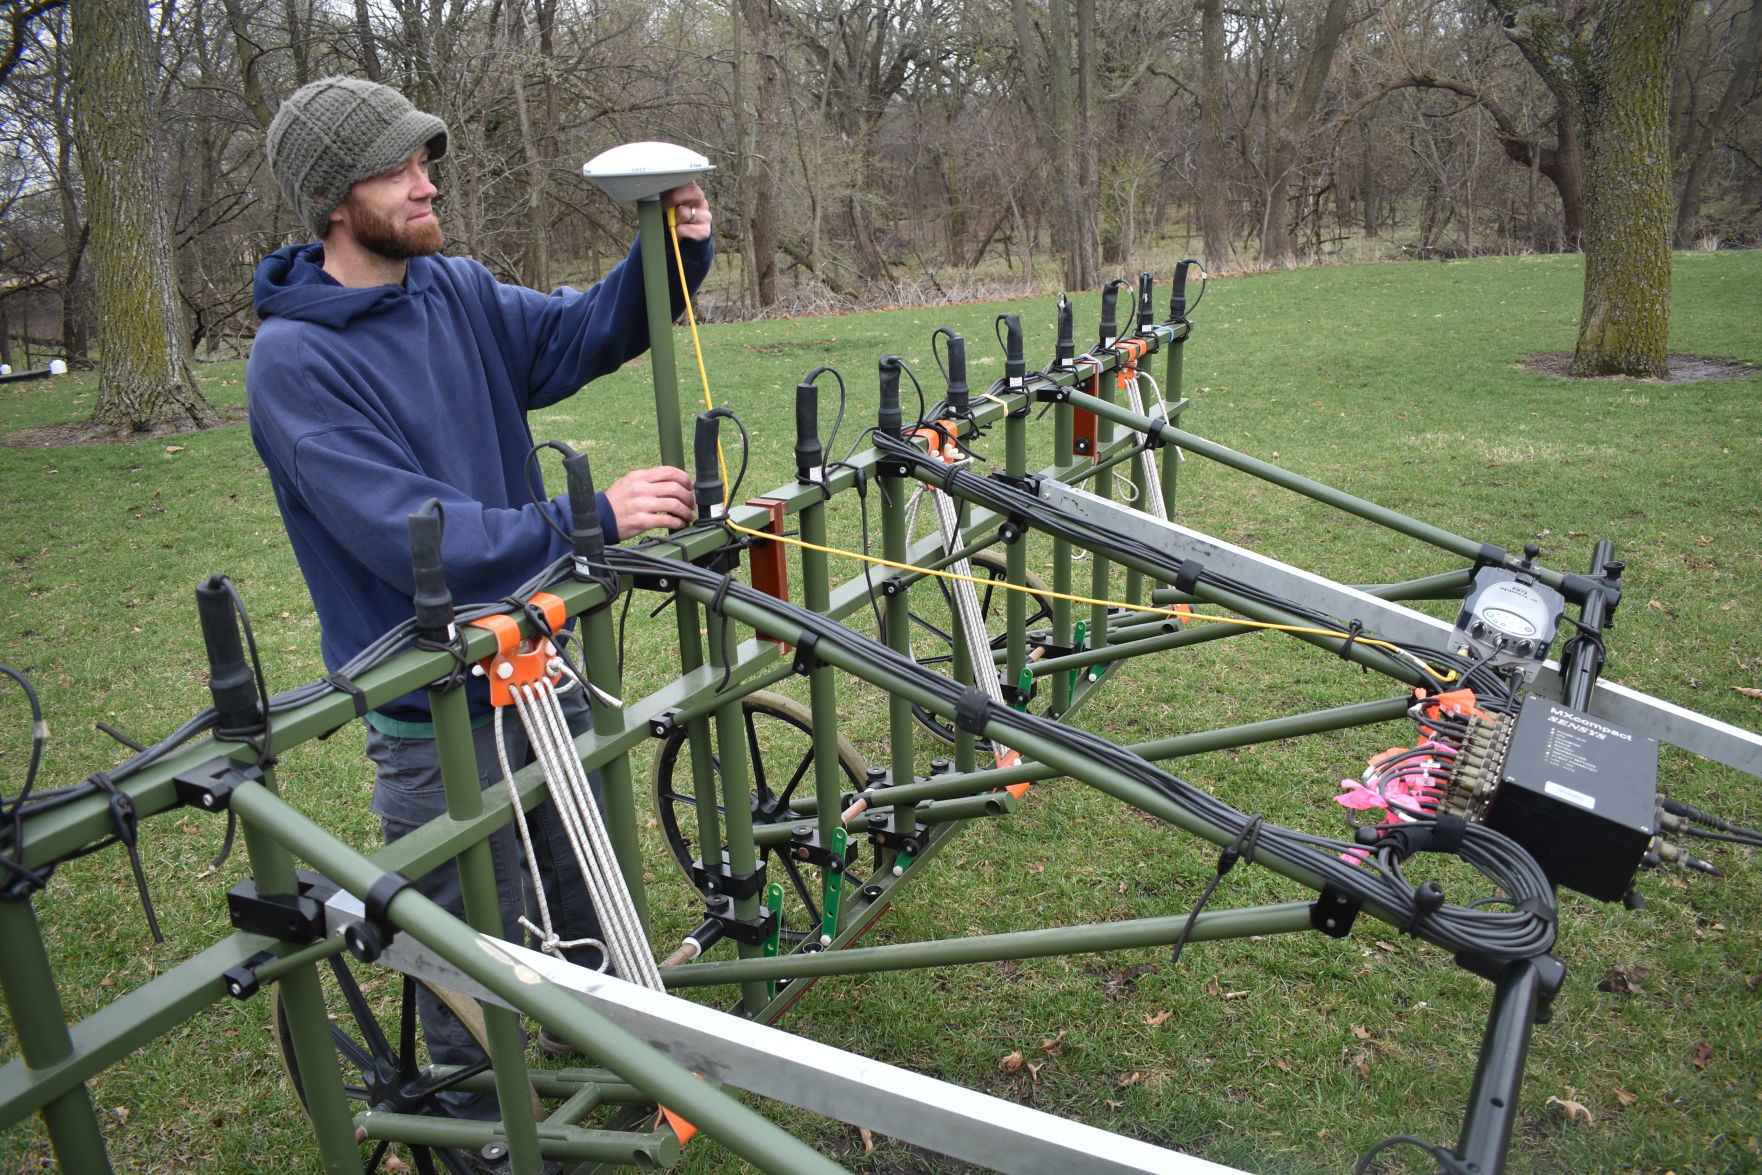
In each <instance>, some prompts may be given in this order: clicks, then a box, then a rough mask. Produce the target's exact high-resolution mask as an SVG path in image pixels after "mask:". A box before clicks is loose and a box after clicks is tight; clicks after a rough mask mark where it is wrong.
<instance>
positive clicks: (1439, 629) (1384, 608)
mask: <svg viewBox="0 0 1762 1175" xmlns="http://www.w3.org/2000/svg"><path fill="white" fill-rule="evenodd" d="M1040 498H1041V500H1042V501H1044V502H1046V503H1047V504H1048V505H1050V506H1053V507H1055V508H1057V509H1059V510H1062V511H1064V512H1066V513H1069V514H1071V515H1073V516H1075V517H1078V518H1081V519H1083V520H1084V521H1085V522H1088V523H1090V524H1091V525H1094V526H1097V527H1102V528H1105V529H1107V530H1108V531H1111V532H1112V533H1115V534H1121V535H1125V536H1127V537H1129V538H1133V539H1137V540H1138V541H1140V542H1143V543H1146V544H1148V545H1151V546H1154V547H1157V548H1159V549H1160V550H1163V551H1165V552H1167V553H1168V554H1169V555H1170V556H1171V557H1173V558H1176V559H1194V560H1197V561H1199V562H1201V563H1204V564H1205V565H1206V566H1207V567H1209V568H1211V569H1213V570H1216V571H1219V572H1222V573H1223V574H1225V575H1228V576H1230V577H1231V578H1233V579H1240V580H1245V581H1248V582H1251V583H1253V584H1255V585H1256V586H1257V587H1260V588H1263V589H1264V590H1267V591H1269V592H1272V593H1274V594H1277V595H1280V596H1284V597H1286V598H1288V599H1291V600H1294V601H1296V602H1297V603H1300V604H1303V605H1306V606H1308V607H1311V608H1314V609H1316V610H1318V611H1322V612H1326V613H1328V614H1329V615H1331V616H1335V617H1338V618H1340V619H1342V620H1348V619H1350V620H1358V621H1361V622H1362V623H1363V624H1364V626H1365V628H1366V629H1367V630H1372V631H1375V632H1377V633H1379V634H1381V635H1382V636H1385V637H1388V638H1389V639H1391V640H1395V641H1401V642H1406V643H1411V644H1416V645H1426V646H1430V647H1432V648H1440V649H1441V648H1448V647H1449V643H1450V633H1451V631H1452V628H1451V625H1449V624H1447V623H1445V622H1444V621H1442V620H1439V619H1437V618H1436V617H1432V616H1427V615H1425V614H1424V613H1422V612H1416V611H1414V610H1413V609H1411V608H1406V607H1403V606H1402V605H1400V604H1397V603H1394V602H1392V601H1389V600H1386V599H1382V598H1381V597H1379V596H1377V595H1373V594H1372V593H1370V592H1366V591H1362V590H1360V589H1358V588H1352V587H1347V586H1345V585H1344V584H1338V583H1334V582H1333V581H1332V580H1328V579H1324V578H1323V577H1321V576H1319V575H1316V574H1314V573H1313V572H1309V571H1305V570H1303V569H1302V568H1300V567H1293V566H1292V565H1290V564H1289V563H1281V562H1280V561H1278V560H1277V559H1272V558H1268V557H1267V556H1265V555H1260V554H1256V553H1255V552H1253V551H1250V550H1248V549H1246V548H1244V547H1238V546H1236V545H1234V544H1233V543H1227V542H1225V541H1224V540H1222V539H1219V538H1213V537H1212V536H1210V535H1207V534H1203V533H1201V532H1199V531H1196V530H1193V529H1191V528H1189V527H1185V526H1181V525H1180V524H1178V523H1174V522H1164V521H1162V520H1161V519H1159V518H1155V517H1152V516H1151V515H1149V514H1146V513H1144V512H1143V511H1142V510H1136V509H1134V508H1132V507H1131V506H1126V505H1122V504H1120V503H1118V502H1114V501H1110V500H1109V499H1106V498H1102V497H1099V496H1097V495H1095V494H1092V493H1090V492H1089V491H1087V490H1084V489H1080V488H1078V487H1076V486H1069V485H1065V484H1063V483H1061V482H1053V481H1047V482H1042V483H1041V484H1040ZM1373 521H1374V519H1373ZM1465 541H1466V540H1465ZM1532 689H1533V690H1534V691H1535V692H1536V693H1539V694H1542V695H1544V696H1547V697H1549V698H1552V699H1554V700H1556V701H1558V700H1560V697H1561V689H1562V684H1561V679H1560V665H1559V662H1557V661H1549V662H1547V663H1546V664H1545V665H1544V667H1543V669H1542V671H1541V673H1539V674H1538V675H1537V677H1536V680H1535V683H1534V685H1533V686H1532ZM1589 710H1590V713H1592V714H1594V715H1596V716H1597V717H1599V718H1606V719H1608V720H1609V721H1611V722H1616V723H1619V724H1620V725H1622V726H1624V727H1626V728H1628V729H1629V730H1632V731H1635V732H1636V733H1639V734H1645V735H1650V736H1651V737H1653V738H1655V739H1658V740H1659V741H1660V742H1667V743H1669V744H1671V745H1672V746H1676V747H1681V748H1682V749H1683V750H1685V751H1693V752H1694V753H1695V754H1697V755H1701V756H1704V757H1705V758H1708V759H1712V760H1714V761H1715V762H1718V763H1723V764H1725V765H1726V766H1728V767H1735V768H1736V769H1737V770H1739V771H1742V772H1744V773H1746V774H1748V775H1753V776H1757V777H1758V778H1762V735H1758V734H1756V733H1755V732H1753V731H1748V730H1744V729H1742V728H1741V727H1737V726H1732V725H1730V724H1729V723H1725V722H1721V721H1719V720H1718V719H1716V718H1709V717H1707V716H1706V715H1704V714H1697V713H1696V712H1694V711H1693V710H1689V709H1687V708H1686V707H1683V706H1678V705H1675V704H1673V703H1671V702H1666V701H1662V700H1660V699H1658V698H1655V697H1652V696H1651V695H1650V694H1646V693H1642V692H1640V691H1639V690H1636V689H1630V688H1628V687H1626V686H1622V685H1617V684H1615V683H1614V682H1610V681H1602V680H1600V681H1598V683H1597V689H1596V691H1595V692H1594V693H1593V694H1592V695H1591V703H1590V707H1589Z"/></svg>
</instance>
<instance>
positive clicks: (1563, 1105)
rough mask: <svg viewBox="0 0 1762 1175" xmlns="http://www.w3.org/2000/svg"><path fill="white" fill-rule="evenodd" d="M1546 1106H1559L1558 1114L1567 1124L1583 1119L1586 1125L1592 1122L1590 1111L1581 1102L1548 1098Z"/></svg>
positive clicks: (1561, 1098)
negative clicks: (1560, 1114)
mask: <svg viewBox="0 0 1762 1175" xmlns="http://www.w3.org/2000/svg"><path fill="white" fill-rule="evenodd" d="M1568 1092H1570V1091H1568ZM1546 1104H1547V1105H1550V1106H1559V1107H1560V1112H1561V1113H1562V1114H1564V1115H1565V1116H1566V1120H1567V1121H1568V1122H1576V1121H1578V1120H1579V1119H1580V1118H1583V1119H1584V1120H1585V1122H1586V1123H1587V1124H1588V1123H1590V1122H1591V1121H1593V1119H1592V1117H1591V1111H1590V1110H1588V1109H1587V1108H1585V1104H1584V1103H1583V1102H1575V1101H1573V1100H1572V1099H1570V1098H1563V1097H1553V1096H1550V1097H1549V1098H1548V1100H1547V1102H1546Z"/></svg>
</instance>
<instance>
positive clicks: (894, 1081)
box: [326, 893, 1243, 1175]
mask: <svg viewBox="0 0 1762 1175" xmlns="http://www.w3.org/2000/svg"><path fill="white" fill-rule="evenodd" d="M326 914H327V918H328V919H329V921H330V924H331V928H332V932H333V933H340V932H341V929H342V927H343V926H345V925H347V924H349V923H351V922H353V921H355V920H356V919H358V918H359V917H360V916H361V904H360V902H359V901H358V900H356V899H355V898H353V897H351V896H350V895H348V894H347V893H338V894H337V895H335V896H334V897H332V898H331V899H330V902H329V903H328V905H327V909H326ZM478 946H479V948H480V949H481V950H482V951H483V952H484V954H485V955H486V956H489V955H494V956H497V957H498V959H499V961H500V962H501V964H502V965H503V966H506V967H508V968H510V969H511V970H512V971H513V972H514V973H515V974H516V975H519V976H520V977H521V981H522V982H523V983H525V984H526V985H528V986H530V987H533V988H536V987H538V986H540V985H545V984H548V985H555V987H557V988H560V989H562V990H563V991H565V992H567V993H568V994H569V995H571V996H573V997H574V998H575V999H576V1000H577V1001H579V1003H580V1004H581V1005H582V1007H584V1008H587V1009H591V1010H592V1011H593V1012H595V1013H598V1016H599V1017H603V1018H604V1021H605V1022H609V1023H612V1024H617V1025H619V1026H620V1027H621V1028H622V1029H623V1030H624V1031H626V1032H628V1033H630V1034H632V1035H633V1036H636V1037H640V1038H642V1039H643V1040H644V1041H646V1042H647V1043H648V1044H650V1045H652V1046H653V1047H654V1048H655V1049H657V1050H659V1051H660V1052H661V1053H663V1054H665V1055H666V1056H668V1057H671V1058H672V1059H673V1060H674V1061H676V1062H678V1063H679V1064H680V1065H682V1066H684V1067H685V1068H687V1069H690V1070H691V1071H692V1072H694V1073H700V1074H702V1075H703V1076H704V1077H707V1078H710V1079H711V1080H713V1081H719V1082H722V1083H724V1084H727V1085H732V1086H735V1087H736V1088H739V1089H745V1090H750V1091H751V1092H753V1093H756V1094H759V1095H761V1096H763V1097H769V1098H774V1099H776V1100H777V1101H781V1102H786V1103H788V1104H790V1105H793V1106H799V1107H801V1108H802V1109H806V1110H811V1111H813V1112H814V1113H817V1114H823V1115H825V1116H827V1117H830V1118H836V1119H838V1120H839V1121H843V1122H849V1123H851V1124H853V1125H857V1126H862V1127H866V1128H868V1129H870V1130H874V1131H877V1132H878V1133H881V1134H885V1135H887V1136H888V1137H890V1138H898V1139H903V1140H905V1141H907V1142H911V1143H914V1144H916V1145H919V1146H924V1147H928V1148H929V1149H931V1150H934V1151H937V1152H939V1153H941V1154H945V1155H950V1156H952V1157H954V1158H957V1159H962V1160H964V1161H966V1162H970V1163H975V1164H977V1165H979V1166H980V1167H983V1168H984V1169H986V1170H990V1171H1000V1172H1003V1173H1004V1175H1243V1172H1241V1171H1240V1170H1239V1169H1238V1168H1234V1167H1224V1166H1220V1165H1219V1164H1217V1163H1212V1162H1208V1161H1206V1160H1205V1159H1199V1158H1195V1157H1193V1156H1191V1155H1184V1154H1181V1153H1180V1152H1178V1151H1171V1150H1166V1149H1164V1148H1162V1147H1158V1146H1152V1145H1151V1144H1149V1143H1146V1142H1140V1141H1138V1140H1137V1139H1133V1138H1127V1137H1124V1136H1122V1135H1118V1134H1112V1133H1110V1132H1108V1131H1105V1130H1100V1129H1098V1128H1096V1127H1093V1126H1087V1125H1084V1124H1083V1123H1081V1122H1073V1121H1071V1120H1070V1119H1068V1118H1060V1117H1057V1116H1056V1115H1053V1114H1048V1113H1044V1112H1043V1111H1040V1110H1034V1109H1030V1108H1028V1107H1027V1106H1020V1105H1017V1104H1015V1103H1014V1102H1008V1101H1004V1100H1003V1099H1001V1098H995V1097H991V1096H989V1095H987V1094H983V1093H978V1092H976V1091H974V1090H970V1089H966V1088H964V1087H962V1086H958V1085H953V1084H950V1083H949V1082H946V1081H939V1080H937V1079H936V1078H934V1077H926V1076H925V1075H923V1074H921V1073H913V1072H911V1071H910V1070H907V1069H901V1068H898V1067H896V1066H893V1065H888V1064H884V1063H882V1062H880V1061H876V1060H872V1059H870V1058H868V1057H863V1056H860V1055H858V1054H856V1053H850V1052H845V1051H844V1050H842V1049H837V1048H833V1047H832V1046H830V1045H824V1044H820V1043H818V1042H816V1041H812V1040H808V1039H806V1038H804V1037H800V1036H796V1035H794V1034H793V1033H788V1032H784V1031H783V1030H781V1029H778V1028H770V1027H767V1026H766V1025H763V1024H758V1023H755V1022H753V1021H751V1020H747V1019H744V1018H742V1017H739V1016H733V1015H729V1014H728V1013H726V1012H720V1011H717V1010H716V1009H714V1008H709V1007H705V1006H704V1005H702V1004H696V1003H692V1002H691V1001H689V1000H684V999H680V998H679V997H677V996H671V995H666V994H664V993H662V992H657V991H650V990H649V989H647V988H644V987H639V986H637V985H636V984H633V983H627V982H625V981H624V980H622V979H618V978H615V977H613V976H610V975H602V974H600V973H599V972H596V971H589V970H587V969H586V968H583V967H577V966H575V965H573V964H571V963H567V962H564V961H562V960H560V959H553V958H552V957H550V956H549V955H546V954H543V953H541V952H539V951H533V950H528V949H526V948H525V947H518V946H514V945H513V944H511V943H506V942H502V941H501V940H499V939H494V938H490V937H488V936H479V937H478ZM380 961H381V962H382V963H384V964H386V965H388V966H392V967H395V968H396V969H398V970H400V971H405V972H407V973H409V974H412V975H415V976H417V977H419V978H422V979H427V980H430V981H432V982H436V983H440V984H442V985H444V986H447V987H451V988H453V989H454V990H456V991H462V992H464V993H465V994H467V995H472V996H476V997H477V998H479V999H484V1000H489V1001H492V1002H496V1003H507V1000H506V993H505V992H503V991H497V990H494V989H492V988H490V987H488V986H486V985H484V984H482V983H480V982H478V981H477V979H476V978H475V977H474V976H473V975H471V974H467V973H466V972H464V971H463V970H461V969H460V968H458V967H456V966H454V965H452V964H450V963H448V962H447V961H446V960H444V959H442V958H441V957H439V956H438V955H436V954H435V953H434V952H432V951H429V950H427V949H425V948H424V947H422V945H421V944H420V943H416V942H413V941H412V940H411V939H410V938H409V937H408V936H399V937H398V938H397V939H394V940H393V942H392V943H391V945H390V946H388V947H387V948H386V951H385V953H384V954H383V955H381V956H380ZM561 1027H563V1026H562V1025H555V1024H554V1025H552V1028H553V1029H554V1030H555V1029H559V1028H561Z"/></svg>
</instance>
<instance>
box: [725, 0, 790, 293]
mask: <svg viewBox="0 0 1762 1175" xmlns="http://www.w3.org/2000/svg"><path fill="white" fill-rule="evenodd" d="M736 4H737V6H738V8H739V9H740V12H739V16H738V20H739V22H740V23H741V24H743V25H744V26H745V30H746V32H747V33H748V34H749V35H750V36H751V37H752V44H751V46H750V48H749V52H750V53H751V54H752V61H753V64H754V66H755V68H756V72H757V74H758V78H757V82H758V89H757V94H756V95H755V99H754V105H753V129H752V133H751V141H752V151H751V154H750V155H749V156H748V157H747V158H746V159H745V160H743V163H742V167H743V170H744V172H745V177H744V178H745V180H746V183H745V184H744V187H745V188H746V190H747V191H748V192H749V193H750V195H749V198H748V199H747V201H745V203H746V205H747V207H746V209H745V211H746V223H747V237H748V253H747V259H746V263H747V271H748V272H749V273H750V274H751V278H750V281H751V289H752V295H753V298H754V301H755V304H756V308H757V309H761V310H762V309H764V308H765V307H767V306H771V305H774V304H775V303H776V301H777V297H778V294H777V248H778V245H777V205H778V203H779V201H780V196H779V194H778V182H779V181H778V175H777V169H778V167H779V165H780V164H781V162H782V157H783V141H782V136H781V134H780V132H779V128H780V127H781V126H782V123H783V67H782V63H781V53H782V30H781V28H780V26H779V22H778V17H777V12H776V9H775V7H774V4H773V0H736Z"/></svg>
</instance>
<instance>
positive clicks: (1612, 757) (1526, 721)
mask: <svg viewBox="0 0 1762 1175" xmlns="http://www.w3.org/2000/svg"><path fill="white" fill-rule="evenodd" d="M1657 813H1658V740H1657V739H1655V738H1648V737H1646V736H1645V735H1643V734H1635V733H1634V732H1633V731H1631V730H1626V729H1624V728H1622V727H1620V726H1617V725H1615V724H1614V723H1613V722H1609V721H1607V720H1605V719H1602V718H1597V717H1595V716H1593V715H1590V714H1586V713H1583V712H1581V711H1578V710H1569V709H1567V708H1566V707H1565V706H1562V705H1559V704H1558V703H1555V702H1552V701H1549V700H1548V699H1547V698H1542V697H1537V696H1535V695H1533V694H1532V695H1531V696H1529V697H1528V698H1525V699H1524V702H1523V707H1522V709H1521V710H1519V711H1518V716H1517V727H1516V729H1515V730H1513V731H1512V734H1511V748H1510V751H1509V752H1508V753H1507V754H1506V756H1505V767H1504V771H1503V778H1502V781H1501V783H1500V785H1499V790H1498V794H1497V795H1496V796H1495V798H1494V800H1493V804H1492V808H1491V810H1490V811H1489V812H1488V814H1487V824H1488V826H1489V827H1492V828H1496V829H1498V830H1499V831H1500V832H1503V833H1504V834H1505V835H1506V836H1509V837H1510V838H1511V839H1512V840H1515V841H1516V842H1517V843H1518V844H1520V845H1522V846H1523V847H1524V848H1525V849H1527V850H1528V851H1529V853H1530V855H1531V856H1533V857H1535V859H1536V860H1537V861H1538V862H1539V863H1540V864H1541V866H1542V869H1543V870H1544V871H1545V872H1546V873H1547V874H1548V878H1549V880H1551V881H1553V882H1554V883H1555V884H1556V885H1564V886H1566V887H1567V888H1568V889H1575V890H1577V891H1579V892H1580V893H1583V894H1588V895H1590V896H1591V897H1594V898H1601V899H1602V900H1604V901H1615V900H1617V899H1619V898H1621V897H1623V896H1624V895H1625V894H1626V893H1627V891H1628V890H1629V889H1630V888H1631V887H1632V885H1633V876H1634V872H1635V870H1637V869H1638V868H1639V864H1640V858H1641V857H1642V856H1644V855H1645V852H1646V849H1647V846H1648V845H1650V844H1651V841H1652V836H1653V834H1654V833H1655V832H1656V831H1657V830H1656V828H1655V827H1654V822H1655V821H1656V819H1657Z"/></svg>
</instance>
